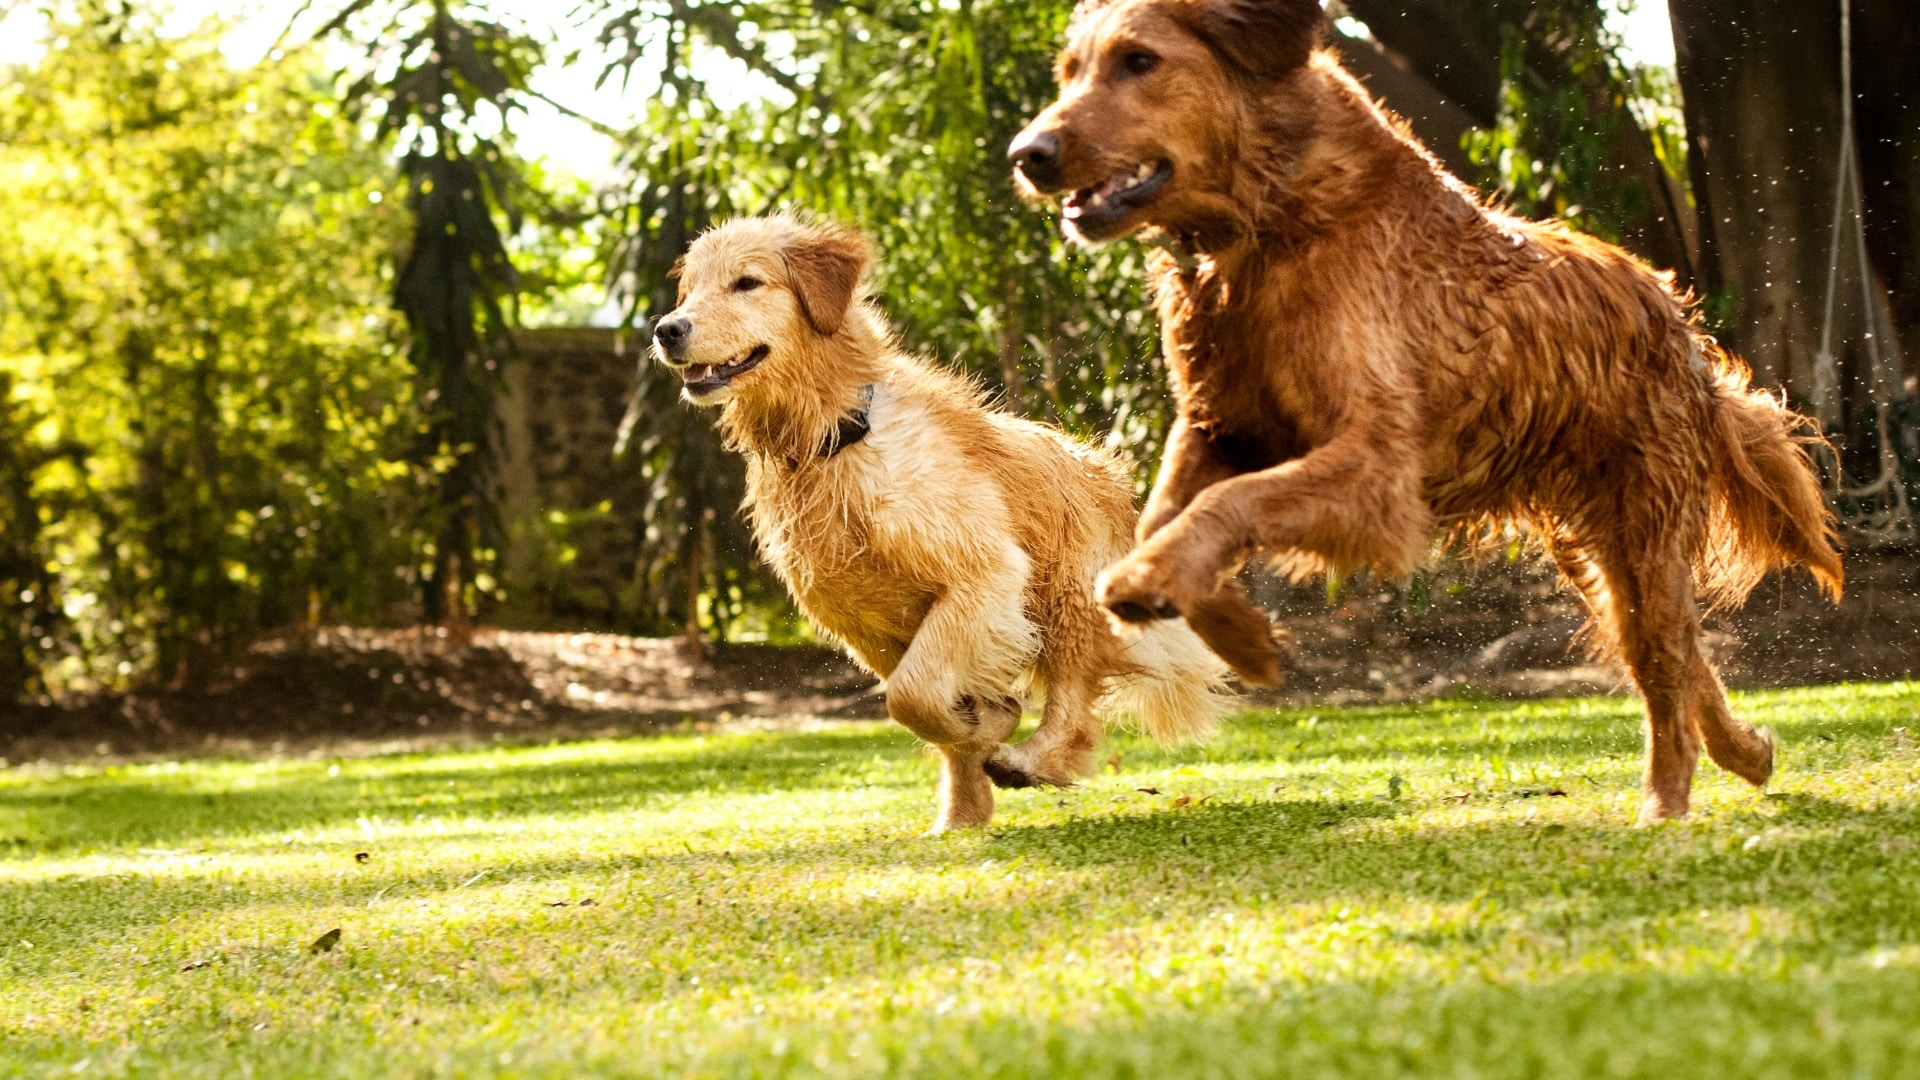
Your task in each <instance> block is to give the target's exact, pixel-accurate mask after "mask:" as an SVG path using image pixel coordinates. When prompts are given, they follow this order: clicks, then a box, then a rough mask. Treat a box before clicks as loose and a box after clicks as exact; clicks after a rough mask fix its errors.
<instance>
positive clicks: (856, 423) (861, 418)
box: [787, 383, 875, 469]
mask: <svg viewBox="0 0 1920 1080" xmlns="http://www.w3.org/2000/svg"><path fill="white" fill-rule="evenodd" d="M874 390H875V385H874V384H873V383H868V384H867V385H865V386H863V387H861V388H860V404H859V405H857V406H855V407H854V410H853V411H852V412H851V413H848V414H847V415H845V416H843V417H841V418H840V426H839V427H837V428H835V429H834V431H833V434H832V435H830V436H828V437H827V440H826V441H825V442H823V443H821V444H820V449H819V450H817V451H815V452H814V456H815V457H818V458H823V459H824V458H830V457H832V456H833V455H835V454H838V453H839V452H840V451H842V450H845V449H846V448H847V447H849V446H852V445H854V444H855V443H858V442H861V441H862V440H864V439H865V438H866V437H867V436H868V435H869V434H871V433H872V431H873V422H872V419H871V415H872V413H873V392H874ZM787 464H788V465H789V466H791V467H793V468H796V469H797V468H799V467H800V462H799V461H797V460H795V459H793V458H788V459H787Z"/></svg>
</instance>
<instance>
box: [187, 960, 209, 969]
mask: <svg viewBox="0 0 1920 1080" xmlns="http://www.w3.org/2000/svg"><path fill="white" fill-rule="evenodd" d="M212 966H213V961H211V960H189V961H187V962H186V963H184V964H181V965H180V970H181V971H199V970H200V969H201V968H203V967H212Z"/></svg>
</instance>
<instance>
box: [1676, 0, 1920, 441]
mask: <svg viewBox="0 0 1920 1080" xmlns="http://www.w3.org/2000/svg"><path fill="white" fill-rule="evenodd" d="M1906 2H1907V0H1873V2H1867V3H1862V5H1861V6H1862V8H1863V11H1864V10H1865V9H1874V10H1873V11H1872V12H1871V13H1872V14H1873V16H1874V17H1873V18H1872V19H1863V20H1861V21H1857V22H1856V24H1855V27H1854V47H1855V53H1856V56H1857V57H1860V58H1863V59H1864V58H1867V57H1878V58H1879V60H1880V61H1881V62H1876V63H1871V64H1858V63H1857V64H1856V65H1855V66H1856V70H1860V69H1863V68H1868V67H1871V68H1873V69H1874V70H1875V71H1877V72H1878V71H1886V72H1891V75H1892V80H1891V81H1895V82H1899V81H1901V77H1902V76H1904V81H1906V82H1908V83H1911V81H1912V74H1911V69H1912V67H1913V63H1912V55H1913V54H1912V53H1911V52H1908V53H1906V54H1904V55H1905V56H1906V60H1904V61H1900V60H1892V61H1888V60H1887V59H1886V58H1885V57H1884V56H1882V55H1881V54H1882V51H1883V49H1884V48H1885V47H1886V46H1887V45H1891V44H1892V43H1893V39H1894V37H1895V34H1894V31H1895V28H1896V25H1897V24H1904V26H1905V30H1906V32H1908V33H1911V32H1912V24H1913V22H1914V19H1915V16H1913V15H1899V14H1896V13H1895V12H1894V11H1893V10H1892V9H1893V7H1894V6H1895V5H1897V4H1904V3H1906ZM1669 10H1670V12H1671V14H1672V18H1673V31H1674V46H1675V49H1676V52H1677V54H1678V76H1679V80H1680V86H1681V92H1682V94H1683V95H1684V98H1685V106H1686V119H1687V138H1688V143H1689V147H1688V149H1689V168H1690V171H1691V172H1692V174H1693V186H1694V193H1695V198H1696V201H1697V203H1698V205H1699V207H1700V210H1701V217H1702V224H1703V229H1702V232H1703V241H1704V242H1703V248H1704V250H1705V257H1704V262H1705V264H1706V272H1705V275H1704V278H1705V282H1706V285H1707V289H1708V292H1709V294H1710V298H1709V307H1710V310H1712V311H1714V312H1715V313H1716V315H1718V316H1719V320H1718V321H1719V322H1720V323H1721V325H1722V329H1723V330H1724V332H1725V336H1726V337H1727V338H1728V339H1729V340H1730V343H1731V344H1733V345H1734V346H1735V347H1736V348H1737V349H1738V350H1739V351H1740V352H1741V354H1742V355H1744V356H1745V357H1746V359H1747V361H1748V362H1749V363H1751V364H1752V365H1753V367H1754V373H1755V375H1756V377H1757V379H1758V380H1759V381H1761V382H1766V383H1772V384H1776V385H1782V386H1785V387H1787V389H1788V391H1789V392H1790V393H1791V394H1792V396H1793V397H1794V398H1795V399H1796V400H1798V401H1800V402H1801V403H1802V404H1804V405H1806V406H1808V407H1810V408H1812V409H1814V410H1815V411H1816V412H1817V413H1818V414H1819V415H1821V417H1822V419H1823V420H1824V421H1825V422H1827V423H1828V424H1829V426H1830V427H1831V428H1832V429H1833V430H1835V431H1836V432H1838V433H1840V434H1841V435H1842V436H1843V442H1844V444H1845V450H1846V457H1847V460H1848V463H1849V465H1850V466H1851V468H1850V470H1849V471H1853V472H1860V471H1862V470H1863V469H1866V468H1868V467H1870V466H1871V464H1872V460H1873V458H1874V454H1875V451H1876V449H1877V445H1876V444H1877V439H1876V438H1875V437H1874V436H1875V432H1874V430H1873V415H1874V404H1875V403H1874V397H1875V387H1874V379H1873V371H1872V364H1871V358H1870V354H1869V349H1870V348H1871V344H1870V343H1872V342H1877V343H1878V344H1879V345H1880V346H1881V347H1883V348H1885V349H1887V350H1890V351H1893V352H1894V353H1895V356H1894V361H1893V362H1894V363H1895V364H1898V363H1899V358H1898V356H1897V342H1896V341H1895V340H1893V335H1892V334H1890V333H1889V329H1890V326H1891V312H1890V311H1889V310H1888V308H1887V305H1886V299H1885V297H1886V294H1885V290H1884V281H1885V279H1886V278H1887V277H1889V276H1891V275H1890V274H1889V271H1892V272H1894V273H1900V274H1906V275H1920V265H1916V263H1917V262H1920V260H1916V257H1915V255H1914V254H1913V248H1912V246H1911V241H1910V239H1909V240H1906V241H1902V242H1899V243H1896V244H1893V245H1892V246H1891V247H1889V246H1887V240H1888V239H1890V238H1891V237H1892V236H1893V234H1897V233H1900V232H1903V231H1904V232H1905V233H1907V234H1908V236H1909V238H1910V236H1911V233H1912V231H1913V229H1914V227H1915V226H1914V222H1915V220H1916V218H1917V216H1916V215H1914V214H1913V213H1912V212H1911V211H1912V206H1913V198H1914V196H1913V195H1911V194H1908V195H1907V196H1906V202H1905V207H1904V209H1905V210H1906V214H1905V216H1904V217H1901V216H1900V215H1899V214H1898V212H1897V211H1898V210H1900V209H1901V207H1900V205H1899V199H1898V197H1897V196H1895V197H1889V196H1888V195H1887V194H1885V193H1884V192H1885V190H1886V189H1883V190H1882V191H1872V190H1871V189H1872V188H1873V187H1874V186H1875V185H1876V183H1881V182H1885V181H1890V180H1892V179H1894V178H1895V177H1896V176H1901V175H1903V176H1904V179H1905V180H1906V181H1907V186H1906V189H1905V191H1907V192H1912V191H1914V190H1915V189H1916V187H1917V186H1920V185H1915V183H1914V181H1917V180H1920V172H1916V171H1915V170H1914V169H1913V162H1914V161H1915V158H1916V157H1920V147H1916V146H1915V140H1914V138H1913V135H1912V129H1911V125H1912V121H1911V120H1908V121H1907V123H1908V125H1909V130H1908V132H1907V135H1906V138H1905V139H1904V146H1903V145H1900V144H1901V142H1902V140H1901V139H1900V138H1899V137H1898V133H1896V132H1891V131H1887V130H1884V125H1886V124H1887V123H1888V121H1887V120H1886V119H1884V118H1883V117H1882V115H1881V114H1882V112H1883V111H1886V104H1887V99H1883V98H1881V97H1880V95H1879V94H1877V93H1875V94H1874V95H1873V96H1874V98H1875V101H1874V104H1873V106H1872V107H1867V106H1866V105H1865V104H1864V102H1865V101H1866V100H1867V96H1868V94H1869V92H1870V86H1871V82H1870V81H1869V80H1864V79H1863V80H1861V82H1860V83H1859V84H1857V85H1856V87H1855V93H1856V100H1859V101H1862V102H1863V107H1862V108H1861V111H1860V114H1859V116H1858V118H1857V121H1856V122H1857V124H1858V125H1859V127H1860V131H1859V135H1858V143H1859V145H1860V147H1861V149H1862V154H1861V158H1862V161H1863V163H1870V168H1872V169H1873V170H1874V171H1873V172H1871V173H1869V174H1868V175H1869V178H1870V181H1871V182H1870V183H1869V184H1868V185H1866V186H1867V187H1868V188H1869V190H1870V194H1869V195H1868V199H1869V202H1868V207H1869V221H1870V224H1871V225H1872V228H1871V229H1870V230H1869V254H1870V255H1872V256H1873V258H1872V263H1873V265H1874V267H1875V269H1874V271H1873V272H1871V273H1870V274H1869V275H1868V276H1869V278H1870V280H1869V281H1867V282H1862V280H1861V275H1860V272H1859V266H1860V259H1859V255H1858V248H1857V247H1855V246H1853V235H1852V222H1851V220H1848V219H1843V220H1842V222H1841V234H1840V245H1839V251H1838V255H1837V258H1836V257H1835V252H1834V250H1833V240H1834V221H1835V197H1836V181H1837V179H1838V175H1839V162H1840V152H1841V136H1842V131H1841V96H1840V24H1839V5H1838V3H1837V2H1834V3H1809V2H1807V0H1670V5H1669ZM1881 23H1885V24H1886V25H1885V26H1884V27H1882V28H1881V29H1878V30H1875V31H1874V33H1875V34H1876V35H1884V36H1881V37H1879V39H1878V40H1874V39H1872V38H1870V37H1869V36H1868V34H1867V33H1866V31H1867V30H1868V29H1869V27H1873V26H1877V25H1879V24H1881ZM1900 55H1901V54H1900V53H1898V52H1895V53H1894V56H1895V57H1898V56H1900ZM1905 101H1906V103H1907V104H1908V105H1912V104H1913V98H1912V97H1909V98H1907V99H1905ZM1893 111H1894V112H1896V114H1897V113H1898V112H1899V111H1900V110H1898V109H1895V110H1893ZM1906 114H1907V115H1908V116H1911V115H1912V110H1911V108H1908V109H1907V110H1906ZM1869 125H1871V126H1869ZM1869 146H1871V147H1872V148H1873V152H1872V153H1868V152H1867V151H1868V147H1869ZM1903 157H1904V161H1905V172H1904V174H1902V173H1901V160H1902V158H1903ZM1882 207H1884V208H1885V209H1884V210H1883V211H1882V212H1880V213H1875V210H1876V209H1877V208H1882ZM1876 238H1877V239H1879V241H1880V247H1881V249H1880V250H1878V251H1874V250H1872V249H1873V247H1874V246H1875V245H1874V241H1875V239H1876ZM1830 271H1832V276H1833V285H1834V287H1833V305H1832V321H1831V326H1830V328H1829V333H1828V343H1829V347H1830V349H1831V352H1832V354H1833V356H1834V357H1835V363H1836V367H1837V371H1838V375H1839V380H1838V385H1837V387H1834V388H1832V389H1831V391H1829V389H1828V388H1826V387H1823V386H1818V385H1816V371H1815V357H1816V355H1817V354H1818V353H1819V351H1820V349H1821V344H1822V327H1823V323H1825V321H1826V319H1827V293H1828V279H1829V273H1830ZM1915 299H1920V289H1916V290H1912V292H1911V293H1910V295H1909V297H1908V298H1907V299H1906V300H1905V301H1904V302H1905V303H1909V304H1911V303H1913V302H1914V300H1915ZM1909 332H1911V331H1909ZM1869 335H1877V336H1875V337H1870V336H1869ZM1895 381H1896V382H1898V381H1899V380H1898V379H1896V380H1895ZM1882 392H1883V393H1884V392H1885V390H1884V388H1883V390H1882Z"/></svg>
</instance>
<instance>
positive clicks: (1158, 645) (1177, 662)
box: [1094, 619, 1234, 743]
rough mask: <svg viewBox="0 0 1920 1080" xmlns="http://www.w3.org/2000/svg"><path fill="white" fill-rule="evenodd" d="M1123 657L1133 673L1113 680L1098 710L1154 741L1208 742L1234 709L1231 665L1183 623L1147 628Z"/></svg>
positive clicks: (1172, 622) (1166, 622)
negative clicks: (1229, 686) (1132, 725)
mask: <svg viewBox="0 0 1920 1080" xmlns="http://www.w3.org/2000/svg"><path fill="white" fill-rule="evenodd" d="M1125 655H1126V659H1127V661H1128V662H1129V664H1130V665H1131V666H1132V667H1133V668H1134V671H1133V673H1131V674H1128V675H1123V676H1121V677H1119V678H1117V679H1115V680H1114V681H1113V683H1112V684H1111V686H1110V687H1109V689H1108V690H1107V692H1106V694H1105V695H1103V696H1102V697H1101V699H1100V702H1099V704H1098V705H1096V706H1095V710H1094V711H1096V712H1098V713H1099V714H1101V715H1102V716H1104V717H1107V718H1110V719H1113V720H1116V721H1120V722H1123V723H1124V722H1127V721H1133V722H1136V723H1138V725H1139V726H1140V727H1141V728H1142V729H1143V730H1144V731H1145V732H1146V733H1147V734H1148V735H1150V736H1152V737H1153V739H1154V740H1155V741H1156V742H1161V743H1176V742H1185V741H1188V740H1196V739H1204V738H1206V737H1207V736H1209V735H1211V734H1213V731H1214V728H1216V727H1218V726H1219V723H1220V718H1221V717H1222V716H1223V715H1225V714H1226V713H1227V711H1228V710H1229V709H1230V708H1232V706H1233V703H1234V695H1233V694H1232V692H1231V691H1229V690H1228V689H1227V665H1226V664H1224V663H1222V662H1221V660H1220V658H1219V657H1217V656H1215V655H1213V651H1212V650H1211V649H1208V648H1207V646H1206V643H1204V642H1202V641H1201V640H1200V638H1199V637H1198V636H1196V635H1195V634H1194V632H1193V631H1192V630H1191V629H1189V628H1188V627H1187V624H1186V623H1185V622H1183V621H1181V620H1179V619H1169V620H1165V621H1162V622H1156V623H1153V624H1152V625H1150V626H1148V627H1147V628H1146V629H1145V630H1144V631H1142V632H1141V633H1140V634H1139V635H1138V636H1136V637H1134V638H1133V639H1132V640H1131V641H1128V642H1127V645H1126V653H1125Z"/></svg>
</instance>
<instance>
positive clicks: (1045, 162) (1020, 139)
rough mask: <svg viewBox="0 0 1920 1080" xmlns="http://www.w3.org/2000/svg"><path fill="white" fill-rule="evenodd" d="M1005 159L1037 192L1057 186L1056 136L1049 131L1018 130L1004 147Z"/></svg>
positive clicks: (1058, 143)
mask: <svg viewBox="0 0 1920 1080" xmlns="http://www.w3.org/2000/svg"><path fill="white" fill-rule="evenodd" d="M1007 160H1008V161H1011V162H1013V167H1014V168H1015V169H1016V170H1018V171H1019V173H1020V175H1021V176H1024V177H1026V178H1027V182H1028V183H1030V184H1032V185H1033V186H1034V187H1036V188H1039V189H1040V190H1041V191H1053V190H1055V189H1056V188H1058V187H1059V186H1060V136H1058V135H1055V134H1054V133H1053V132H1051V131H1032V130H1028V131H1023V132H1021V133H1020V134H1019V135H1017V136H1015V138H1014V140H1013V145H1012V146H1009V147H1007Z"/></svg>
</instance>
